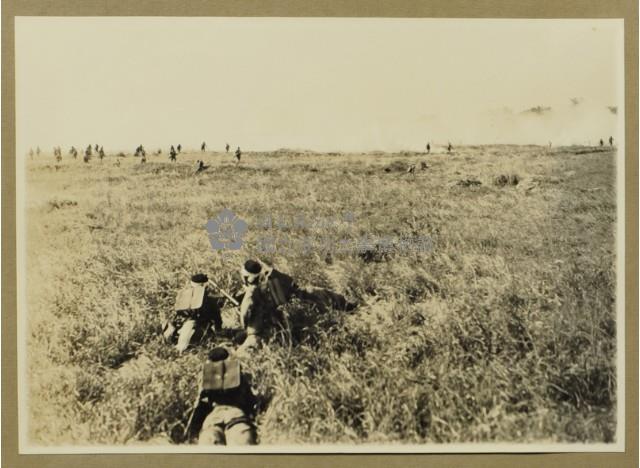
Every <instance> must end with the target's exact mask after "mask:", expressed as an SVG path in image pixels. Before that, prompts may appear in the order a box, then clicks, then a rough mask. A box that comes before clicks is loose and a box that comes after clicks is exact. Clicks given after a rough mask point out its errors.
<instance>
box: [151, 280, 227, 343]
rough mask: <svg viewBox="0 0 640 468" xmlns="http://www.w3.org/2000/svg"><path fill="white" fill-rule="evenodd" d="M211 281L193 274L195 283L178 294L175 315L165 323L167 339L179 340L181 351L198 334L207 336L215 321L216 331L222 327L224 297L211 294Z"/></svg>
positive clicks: (164, 332)
mask: <svg viewBox="0 0 640 468" xmlns="http://www.w3.org/2000/svg"><path fill="white" fill-rule="evenodd" d="M208 281H209V278H207V275H203V274H197V275H193V276H192V277H191V284H190V285H189V286H187V287H185V288H183V289H182V290H181V291H180V292H179V293H178V296H177V298H176V304H175V314H174V316H173V318H172V319H171V320H169V321H168V322H167V323H166V324H165V326H164V329H163V332H162V333H163V335H164V337H165V339H166V340H167V341H170V342H176V349H177V350H178V351H180V352H182V351H184V350H186V349H187V347H188V346H189V344H190V343H191V339H192V338H193V336H194V335H196V334H200V335H201V336H203V335H204V334H205V333H206V331H207V329H208V328H209V327H210V326H211V325H212V324H213V327H214V330H215V331H216V332H220V331H221V330H222V316H221V313H220V308H221V307H222V304H223V303H224V299H223V298H220V297H217V296H214V295H213V294H212V293H211V291H210V290H209V288H208V287H207V282H208Z"/></svg>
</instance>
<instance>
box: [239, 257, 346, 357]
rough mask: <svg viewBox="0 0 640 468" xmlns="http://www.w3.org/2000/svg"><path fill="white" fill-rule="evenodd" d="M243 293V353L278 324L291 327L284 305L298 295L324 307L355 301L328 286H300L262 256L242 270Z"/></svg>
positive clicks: (344, 304) (256, 345) (344, 307)
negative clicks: (349, 300)
mask: <svg viewBox="0 0 640 468" xmlns="http://www.w3.org/2000/svg"><path fill="white" fill-rule="evenodd" d="M240 274H241V276H242V286H243V289H244V296H243V298H242V303H241V304H240V323H241V325H242V327H243V328H244V330H245V332H246V335H247V336H246V339H245V341H244V342H243V343H242V345H241V346H240V347H239V348H238V354H239V355H241V356H242V355H243V354H245V353H246V352H249V351H251V350H253V349H255V348H257V347H258V346H260V344H261V343H262V341H263V340H264V339H266V338H267V337H268V335H269V334H271V333H273V331H274V330H276V329H277V328H279V327H280V328H285V329H287V328H288V321H287V317H286V315H285V314H284V312H283V310H282V308H281V306H283V305H284V304H286V303H288V302H289V300H290V299H291V298H292V297H293V296H295V297H297V298H298V299H300V300H301V301H304V302H309V303H312V304H315V305H317V306H319V307H321V308H334V309H341V310H345V311H350V310H353V309H354V308H355V307H356V305H355V304H352V303H350V302H348V301H347V300H346V299H345V297H344V296H341V295H340V294H337V293H335V292H333V291H329V290H327V289H322V288H315V287H307V288H300V287H298V285H297V284H296V283H295V281H294V280H293V278H292V277H291V276H289V275H287V274H285V273H282V272H280V271H278V270H276V269H275V268H273V267H271V266H269V265H267V264H266V263H264V262H261V261H260V260H257V261H256V260H248V261H247V262H245V264H244V267H243V268H242V270H241V272H240Z"/></svg>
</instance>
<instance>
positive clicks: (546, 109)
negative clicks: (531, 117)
mask: <svg viewBox="0 0 640 468" xmlns="http://www.w3.org/2000/svg"><path fill="white" fill-rule="evenodd" d="M549 112H551V107H543V106H536V107H531V108H529V109H526V110H523V111H522V113H523V114H536V115H543V114H547V113H549Z"/></svg>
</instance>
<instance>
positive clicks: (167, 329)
mask: <svg viewBox="0 0 640 468" xmlns="http://www.w3.org/2000/svg"><path fill="white" fill-rule="evenodd" d="M175 332H176V327H174V326H173V324H172V323H171V322H170V321H169V322H167V323H166V324H165V326H164V328H163V329H162V336H164V339H165V340H166V341H168V342H170V341H171V340H172V339H173V334H174V333H175Z"/></svg>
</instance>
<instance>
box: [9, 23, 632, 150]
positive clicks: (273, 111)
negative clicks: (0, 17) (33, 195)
mask: <svg viewBox="0 0 640 468" xmlns="http://www.w3.org/2000/svg"><path fill="white" fill-rule="evenodd" d="M622 32H623V29H622V21H621V20H551V21H549V20H535V21H532V20H442V19H330V18H317V19H312V18H305V19H300V18H288V19H285V18H267V19H259V18H17V19H16V106H17V138H18V149H19V151H26V150H27V149H28V147H29V146H34V147H35V146H36V145H40V146H41V147H42V148H43V149H46V150H47V151H50V149H51V147H52V146H53V145H61V146H63V148H65V150H66V148H68V147H69V146H71V145H76V147H78V146H80V147H82V146H86V145H87V144H89V143H99V144H103V145H104V146H105V150H116V149H118V150H120V149H125V150H127V151H132V150H133V149H134V148H135V146H137V145H138V144H143V145H145V147H146V148H147V149H155V148H156V147H162V148H165V149H166V147H167V145H170V144H178V143H181V144H182V145H183V146H184V147H188V148H195V147H199V145H200V143H201V142H202V141H206V142H207V144H208V145H209V147H211V148H213V149H221V148H222V147H223V146H224V144H225V143H226V142H229V143H230V144H231V145H233V146H234V147H235V146H238V145H239V146H241V147H242V148H243V150H248V151H251V150H268V149H277V148H281V147H289V148H309V149H316V150H372V149H381V150H400V149H422V148H424V145H425V143H426V142H427V141H431V142H434V143H436V144H445V143H446V142H447V141H449V140H450V141H451V142H452V143H454V144H461V143H469V144H471V143H494V142H496V143H539V144H547V142H548V141H553V142H554V144H568V143H588V142H591V143H593V142H596V141H597V140H598V139H599V138H601V137H602V138H605V139H606V138H608V137H609V135H614V136H617V135H618V133H617V131H618V129H621V124H622V118H623V116H622V105H623V94H622V92H623V89H622V86H621V85H622V75H623V55H622V52H623V51H622ZM572 98H574V101H573V102H572V100H571V99H572ZM538 106H540V109H539V111H538V112H524V111H526V110H527V109H531V108H534V107H538ZM616 106H617V107H618V113H617V114H615V113H614V109H613V110H610V109H609V107H616ZM548 108H550V109H548Z"/></svg>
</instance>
